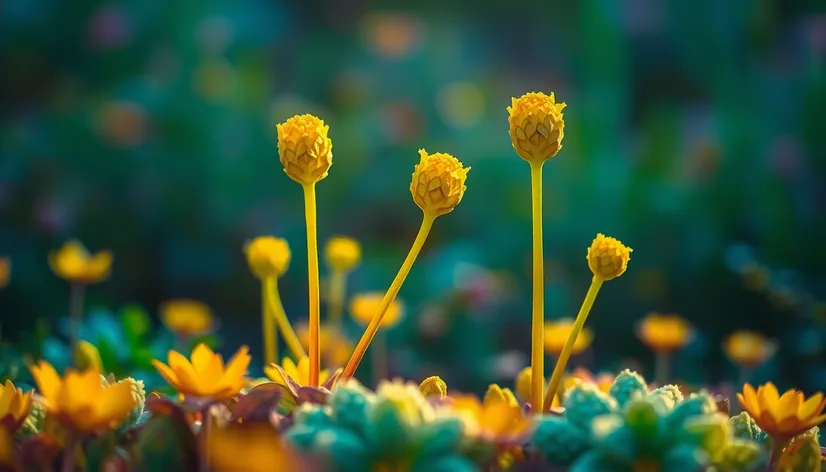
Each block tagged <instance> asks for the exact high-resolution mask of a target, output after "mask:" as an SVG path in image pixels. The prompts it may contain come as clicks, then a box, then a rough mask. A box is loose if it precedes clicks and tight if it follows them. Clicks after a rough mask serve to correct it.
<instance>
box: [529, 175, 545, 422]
mask: <svg viewBox="0 0 826 472" xmlns="http://www.w3.org/2000/svg"><path fill="white" fill-rule="evenodd" d="M542 164H543V163H542V162H540V163H531V207H532V208H533V313H532V315H531V405H532V406H533V408H534V411H537V410H538V409H539V408H538V406H539V405H540V403H541V402H542V387H543V385H542V384H543V379H544V378H545V364H544V362H545V272H544V265H543V264H544V256H543V254H542Z"/></svg>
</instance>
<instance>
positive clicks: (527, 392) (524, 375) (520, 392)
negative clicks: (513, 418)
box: [514, 366, 562, 408]
mask: <svg viewBox="0 0 826 472" xmlns="http://www.w3.org/2000/svg"><path fill="white" fill-rule="evenodd" d="M532 379H533V371H532V369H531V366H527V367H525V368H524V369H522V370H521V371H519V374H517V376H516V380H515V382H514V384H515V385H514V387H515V389H516V396H517V397H518V398H519V399H520V400H522V401H523V402H525V403H529V402H530V401H531V380H532ZM542 385H544V387H543V388H542V397H543V398H544V397H545V394H546V393H547V390H548V387H547V382H545V378H543V379H542ZM560 406H562V404H561V403H560V401H559V395H554V399H553V402H552V404H551V407H553V408H557V407H560Z"/></svg>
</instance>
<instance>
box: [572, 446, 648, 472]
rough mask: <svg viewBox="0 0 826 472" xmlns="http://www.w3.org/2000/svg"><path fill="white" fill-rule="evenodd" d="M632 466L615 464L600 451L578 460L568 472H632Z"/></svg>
mask: <svg viewBox="0 0 826 472" xmlns="http://www.w3.org/2000/svg"><path fill="white" fill-rule="evenodd" d="M631 471H632V469H631V467H630V466H627V465H624V464H617V463H613V462H612V461H611V460H610V459H609V458H608V457H606V456H605V455H603V454H602V453H601V452H599V451H591V452H588V453H586V454H584V455H583V456H582V457H580V458H579V459H577V461H576V462H574V464H573V465H572V466H571V468H570V469H568V472H631Z"/></svg>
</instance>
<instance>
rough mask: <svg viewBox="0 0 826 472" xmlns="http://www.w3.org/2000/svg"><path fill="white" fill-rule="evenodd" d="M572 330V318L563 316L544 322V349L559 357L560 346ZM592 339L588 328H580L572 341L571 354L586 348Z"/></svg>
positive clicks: (591, 333) (566, 340) (563, 345)
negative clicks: (559, 318)
mask: <svg viewBox="0 0 826 472" xmlns="http://www.w3.org/2000/svg"><path fill="white" fill-rule="evenodd" d="M573 330H574V320H572V319H570V318H563V319H561V320H557V321H550V322H546V323H545V351H547V352H550V353H551V354H553V355H555V356H557V357H559V355H560V354H561V353H562V348H563V347H565V343H566V342H568V337H569V336H570V335H571V333H572V332H573ZM593 340H594V334H593V332H591V330H590V329H589V328H582V331H580V333H579V335H578V336H577V338H576V341H575V342H574V348H573V349H572V350H571V354H579V353H580V352H582V351H584V350H586V349H588V347H589V346H590V345H591V342H592V341H593Z"/></svg>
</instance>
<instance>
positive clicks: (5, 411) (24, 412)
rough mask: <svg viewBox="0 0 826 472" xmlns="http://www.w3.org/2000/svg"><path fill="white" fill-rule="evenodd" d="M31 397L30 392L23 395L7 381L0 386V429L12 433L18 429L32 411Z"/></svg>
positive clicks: (21, 391) (31, 393)
mask: <svg viewBox="0 0 826 472" xmlns="http://www.w3.org/2000/svg"><path fill="white" fill-rule="evenodd" d="M32 395H33V392H32V391H29V392H26V393H23V390H21V389H19V388H14V384H13V383H12V382H11V380H8V379H7V380H6V384H5V385H0V428H5V429H6V430H8V431H9V432H12V433H14V432H15V431H17V430H18V429H19V428H20V425H22V424H23V422H24V421H26V417H27V416H29V412H30V411H31V409H32Z"/></svg>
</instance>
